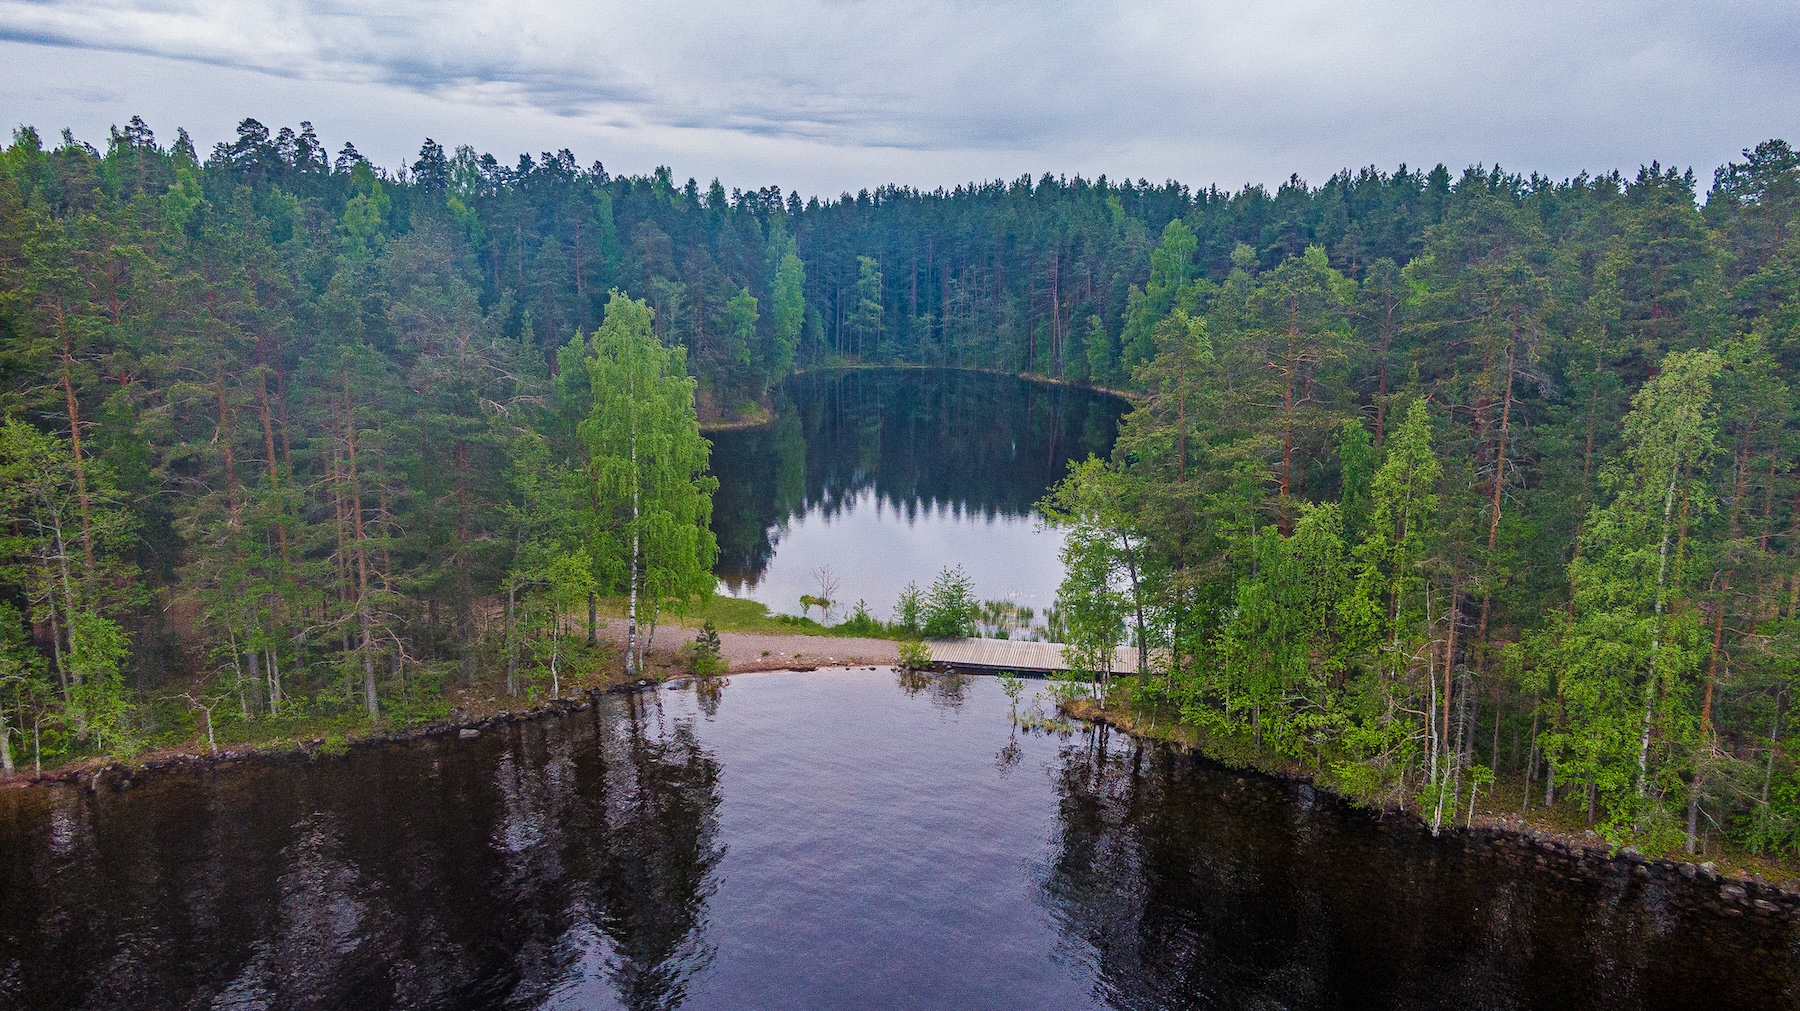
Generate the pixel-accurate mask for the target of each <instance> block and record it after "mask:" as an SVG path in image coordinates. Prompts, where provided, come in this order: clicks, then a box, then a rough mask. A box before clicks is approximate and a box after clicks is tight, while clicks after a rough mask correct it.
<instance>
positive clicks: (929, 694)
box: [894, 667, 970, 711]
mask: <svg viewBox="0 0 1800 1011" xmlns="http://www.w3.org/2000/svg"><path fill="white" fill-rule="evenodd" d="M969 678H970V675H967V674H964V673H962V672H961V671H955V670H952V671H945V672H943V673H937V674H934V673H932V672H931V671H922V670H908V669H906V668H905V667H896V668H894V681H895V683H896V684H898V685H899V686H900V690H901V691H903V692H905V693H906V694H907V696H908V697H911V698H916V697H918V696H920V695H923V696H925V698H926V699H927V700H928V701H929V702H930V703H931V704H932V705H933V706H936V707H938V708H939V709H944V710H949V711H955V710H957V709H960V708H962V704H963V702H964V701H965V700H966V699H967V698H968V691H969V684H970V681H969Z"/></svg>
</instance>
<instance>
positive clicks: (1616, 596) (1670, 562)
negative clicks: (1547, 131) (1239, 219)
mask: <svg viewBox="0 0 1800 1011" xmlns="http://www.w3.org/2000/svg"><path fill="white" fill-rule="evenodd" d="M1745 157H1746V160H1745V161H1743V162H1740V163H1733V164H1730V165H1727V166H1725V167H1724V168H1721V169H1720V170H1719V171H1718V172H1717V174H1716V176H1715V178H1714V182H1713V185H1712V187H1711V189H1710V190H1709V191H1708V192H1707V193H1706V195H1705V201H1704V205H1703V206H1700V205H1699V201H1698V200H1697V197H1698V194H1697V192H1696V183H1695V180H1694V178H1693V176H1692V175H1691V174H1680V173H1676V172H1673V171H1670V170H1665V169H1662V168H1660V167H1658V166H1655V165H1652V166H1650V167H1647V168H1645V169H1643V170H1641V171H1640V172H1639V173H1638V174H1637V175H1636V176H1635V177H1633V178H1631V179H1629V180H1624V179H1621V178H1618V177H1607V178H1599V179H1591V178H1581V179H1575V180H1572V181H1570V182H1567V183H1560V184H1549V183H1546V182H1543V181H1541V180H1535V179H1524V178H1520V177H1517V176H1512V175H1507V174H1505V173H1501V172H1497V171H1484V170H1482V169H1479V168H1475V169H1470V170H1468V171H1467V172H1465V173H1464V174H1463V175H1462V176H1461V178H1460V179H1458V180H1457V181H1456V183H1455V184H1454V185H1453V186H1451V187H1449V189H1448V191H1447V192H1446V193H1444V194H1442V195H1441V198H1440V199H1439V200H1438V203H1437V210H1436V211H1435V212H1434V213H1435V216H1436V220H1435V221H1434V222H1433V223H1431V224H1429V225H1427V226H1426V227H1424V228H1423V229H1422V230H1421V231H1420V232H1419V233H1418V242H1417V245H1416V246H1415V247H1413V248H1412V250H1411V253H1410V256H1400V255H1395V253H1388V254H1385V255H1380V256H1375V257H1371V258H1368V259H1364V260H1360V261H1357V260H1352V259H1351V258H1348V257H1345V256H1343V255H1340V254H1337V253H1335V252H1334V250H1333V248H1332V247H1331V246H1330V245H1329V244H1328V243H1315V244H1311V245H1308V246H1307V247H1306V248H1305V249H1303V250H1300V251H1298V252H1295V253H1293V254H1292V255H1283V256H1281V257H1279V258H1278V259H1276V260H1275V261H1274V262H1271V261H1270V259H1269V258H1268V257H1267V255H1266V254H1267V252H1268V250H1267V249H1266V248H1264V249H1259V248H1256V247H1253V246H1251V245H1249V244H1247V243H1246V244H1244V245H1240V246H1238V247H1236V249H1235V250H1234V251H1233V252H1231V253H1230V254H1229V262H1230V267H1229V269H1228V270H1224V271H1220V270H1218V269H1217V265H1216V263H1213V262H1210V261H1209V255H1210V254H1208V253H1206V252H1204V250H1205V249H1206V248H1207V247H1206V243H1205V242H1204V241H1202V239H1201V237H1200V235H1199V234H1198V229H1197V228H1196V227H1195V226H1194V225H1193V224H1191V223H1190V220H1191V219H1192V218H1193V217H1194V216H1195V215H1196V214H1198V213H1199V212H1198V211H1196V212H1191V213H1190V214H1189V215H1188V216H1187V217H1184V218H1183V219H1181V220H1177V221H1174V222H1171V223H1170V224H1169V225H1168V226H1167V227H1166V228H1165V229H1164V231H1163V233H1162V237H1161V241H1160V243H1159V244H1158V245H1157V247H1156V249H1155V251H1154V252H1153V254H1152V268H1151V274H1150V277H1149V280H1148V283H1147V285H1146V286H1145V288H1144V289H1142V293H1141V294H1140V293H1139V292H1138V291H1136V290H1134V291H1133V292H1132V293H1131V299H1132V300H1133V304H1135V305H1138V306H1142V307H1145V308H1146V309H1147V311H1146V312H1144V313H1143V314H1142V315H1141V316H1137V315H1134V314H1133V312H1131V311H1128V312H1127V319H1128V323H1129V326H1130V327H1133V328H1135V330H1134V331H1133V332H1135V333H1138V334H1143V335H1146V339H1147V340H1148V342H1149V344H1148V351H1147V353H1145V354H1143V355H1141V356H1140V361H1139V362H1138V363H1137V364H1136V365H1135V366H1134V368H1133V383H1134V385H1135V386H1136V387H1137V388H1138V389H1139V390H1141V391H1142V394H1143V396H1142V399H1141V401H1140V403H1139V406H1138V407H1137V409H1136V410H1135V411H1134V412H1133V413H1132V414H1131V415H1129V416H1128V417H1127V419H1126V421H1125V423H1124V425H1123V427H1122V431H1121V435H1120V438H1119V441H1118V444H1117V445H1116V447H1115V450H1114V453H1113V454H1112V459H1111V460H1110V461H1106V462H1102V461H1090V462H1089V463H1087V464H1085V465H1083V466H1081V467H1078V468H1076V469H1075V470H1074V471H1073V472H1072V473H1071V475H1070V477H1069V478H1068V479H1067V480H1066V481H1065V482H1064V483H1063V484H1062V485H1061V486H1059V488H1058V489H1057V491H1056V493H1055V494H1054V495H1053V496H1052V497H1051V499H1050V500H1049V501H1048V505H1049V508H1050V510H1051V511H1052V513H1053V514H1054V515H1056V516H1057V517H1059V518H1060V519H1061V520H1062V521H1063V522H1064V523H1066V524H1068V525H1069V527H1070V539H1069V542H1068V544H1069V547H1068V557H1067V561H1068V572H1069V579H1068V582H1067V583H1066V584H1065V586H1064V591H1063V596H1062V600H1061V610H1062V616H1063V618H1064V620H1065V622H1066V624H1067V626H1068V628H1069V635H1070V638H1071V642H1072V652H1073V653H1074V654H1075V655H1077V656H1081V657H1090V658H1092V660H1091V662H1090V663H1089V664H1088V666H1089V667H1090V668H1093V669H1099V668H1101V667H1102V666H1103V660H1102V658H1104V657H1106V656H1108V655H1110V654H1109V650H1110V648H1111V646H1112V645H1113V644H1115V643H1118V642H1121V641H1126V640H1132V641H1137V642H1138V643H1140V645H1141V647H1142V649H1143V653H1142V656H1143V659H1144V661H1145V662H1144V664H1143V666H1144V667H1145V668H1147V669H1148V670H1150V671H1151V673H1150V674H1149V675H1148V676H1146V677H1145V678H1144V679H1143V681H1142V684H1141V685H1140V686H1139V690H1140V691H1142V692H1143V693H1145V694H1147V695H1149V696H1151V697H1153V698H1161V699H1163V700H1165V702H1166V703H1168V704H1172V705H1176V706H1179V708H1180V710H1181V712H1182V714H1183V716H1184V718H1185V719H1186V720H1188V721H1191V722H1192V723H1194V724H1197V725H1199V726H1202V727H1205V728H1208V729H1209V730H1212V731H1215V732H1219V733H1223V734H1227V735H1241V736H1243V737H1245V738H1247V739H1251V740H1253V741H1254V742H1255V743H1256V744H1258V745H1260V746H1261V747H1264V748H1268V749H1272V750H1274V751H1276V752H1279V753H1281V754H1284V755H1287V756H1290V757H1292V758H1296V759H1299V760H1302V761H1305V762H1308V763H1311V764H1315V765H1316V766H1318V767H1319V768H1320V769H1321V771H1322V772H1323V773H1324V774H1325V775H1326V776H1327V777H1328V778H1329V779H1331V780H1333V781H1334V782H1336V783H1337V784H1338V785H1339V786H1340V787H1342V788H1344V789H1346V790H1348V791H1349V792H1351V793H1353V794H1356V795H1359V796H1363V797H1368V798H1372V799H1378V800H1381V801H1384V802H1389V803H1403V804H1408V805H1412V806H1414V807H1415V808H1416V809H1417V810H1420V811H1421V812H1422V813H1423V814H1424V815H1425V816H1426V818H1427V819H1428V820H1430V821H1431V822H1432V824H1434V825H1443V824H1447V823H1450V822H1452V821H1461V820H1463V819H1466V818H1467V817H1469V816H1470V814H1471V812H1472V805H1474V803H1475V801H1476V791H1477V790H1480V791H1482V792H1483V796H1487V794H1488V792H1489V791H1491V790H1492V789H1493V787H1492V785H1491V784H1493V783H1494V782H1495V781H1496V780H1497V779H1499V780H1505V781H1506V782H1507V783H1508V784H1509V787H1508V789H1509V790H1510V793H1509V796H1510V797H1511V800H1510V803H1512V804H1514V805H1517V806H1518V807H1519V808H1520V809H1527V808H1542V807H1543V806H1545V805H1556V806H1558V807H1559V808H1560V810H1561V811H1562V812H1563V816H1564V817H1567V818H1569V819H1571V820H1574V819H1585V820H1586V821H1587V822H1588V823H1589V824H1596V825H1597V826H1598V828H1599V829H1600V831H1602V832H1603V834H1605V835H1606V837H1607V838H1609V839H1611V840H1612V841H1614V843H1615V844H1618V845H1627V844H1634V845H1637V846H1640V847H1643V848H1645V849H1649V850H1666V849H1670V848H1673V847H1677V846H1685V847H1686V849H1687V850H1688V851H1689V852H1694V851H1696V850H1699V849H1702V848H1705V847H1706V846H1708V845H1709V840H1718V839H1720V838H1721V837H1731V838H1734V839H1736V840H1738V841H1739V842H1741V843H1743V844H1745V845H1747V846H1749V847H1751V848H1753V849H1757V850H1775V851H1782V852H1793V851H1794V850H1795V849H1796V848H1797V847H1800V762H1797V761H1796V758H1800V752H1796V751H1794V750H1793V749H1792V747H1791V745H1790V744H1789V743H1788V742H1789V740H1790V739H1791V738H1792V737H1793V727H1792V718H1791V715H1790V714H1791V709H1792V706H1793V701H1794V692H1795V688H1796V684H1795V678H1796V675H1797V674H1800V653H1797V648H1800V642H1797V639H1796V633H1797V632H1800V625H1797V624H1796V622H1795V606H1796V598H1797V594H1800V578H1797V577H1800V557H1797V556H1800V537H1797V536H1796V529H1795V524H1796V521H1797V519H1800V473H1797V466H1796V463H1797V460H1796V453H1795V449H1796V435H1797V433H1796V423H1797V421H1800V418H1797V417H1796V409H1795V389H1794V377H1795V376H1796V375H1797V374H1800V372H1797V371H1796V370H1797V369H1800V329H1797V328H1796V325H1797V324H1800V231H1796V226H1797V225H1800V157H1796V154H1795V152H1793V151H1792V150H1791V149H1790V148H1789V147H1788V145H1787V144H1785V143H1782V142H1779V141H1770V142H1768V143H1765V144H1762V145H1760V146H1758V147H1757V148H1756V149H1754V150H1753V151H1748V152H1746V153H1745ZM1284 252H1285V251H1284ZM1149 310H1153V311H1149ZM1520 787H1522V788H1523V791H1524V792H1523V794H1522V795H1521V794H1520V793H1519V792H1518V790H1519V788H1520ZM1459 812H1460V813H1459ZM1576 823H1577V824H1579V823H1580V822H1579V821H1577V822H1576Z"/></svg>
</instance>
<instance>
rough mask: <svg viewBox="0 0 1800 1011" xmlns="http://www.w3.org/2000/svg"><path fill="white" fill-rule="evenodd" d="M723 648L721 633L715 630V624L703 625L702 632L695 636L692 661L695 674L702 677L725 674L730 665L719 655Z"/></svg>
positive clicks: (709, 622) (707, 623)
mask: <svg viewBox="0 0 1800 1011" xmlns="http://www.w3.org/2000/svg"><path fill="white" fill-rule="evenodd" d="M721 648H722V645H721V643H720V642H719V631H718V629H715V628H713V623H712V622H711V621H708V622H706V623H705V624H703V625H701V626H700V631H699V632H698V633H697V634H696V635H695V636H694V652H693V659H692V662H693V671H694V673H695V674H697V675H699V676H700V677H711V676H712V675H714V674H723V673H725V670H726V667H727V666H728V665H727V663H726V661H725V659H724V658H723V657H721V656H720V655H719V651H720V649H721Z"/></svg>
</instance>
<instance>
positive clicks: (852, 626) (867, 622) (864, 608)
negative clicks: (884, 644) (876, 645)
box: [838, 600, 885, 635]
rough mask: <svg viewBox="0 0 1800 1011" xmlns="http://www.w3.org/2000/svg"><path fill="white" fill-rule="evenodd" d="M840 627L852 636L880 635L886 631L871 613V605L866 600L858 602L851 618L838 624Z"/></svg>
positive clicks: (853, 607) (852, 608) (850, 615)
mask: <svg viewBox="0 0 1800 1011" xmlns="http://www.w3.org/2000/svg"><path fill="white" fill-rule="evenodd" d="M838 627H839V628H840V629H842V630H843V631H845V632H847V633H849V634H851V635H880V634H881V633H882V632H883V631H885V629H883V627H882V624H881V622H879V621H877V620H876V619H875V616H874V615H872V614H870V613H869V603H868V601H866V600H858V601H857V602H856V604H855V605H854V606H852V607H851V608H850V614H849V616H847V617H846V618H845V619H844V620H843V621H841V622H839V623H838Z"/></svg>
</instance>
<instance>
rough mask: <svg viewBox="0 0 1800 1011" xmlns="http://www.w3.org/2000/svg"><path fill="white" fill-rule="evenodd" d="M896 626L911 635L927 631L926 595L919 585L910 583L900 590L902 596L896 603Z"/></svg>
mask: <svg viewBox="0 0 1800 1011" xmlns="http://www.w3.org/2000/svg"><path fill="white" fill-rule="evenodd" d="M894 624H896V625H898V626H899V627H900V629H901V630H902V631H905V632H906V633H907V634H909V635H921V634H923V632H924V630H925V593H924V591H922V590H920V589H919V584H918V583H914V582H910V581H909V582H908V583H907V584H906V585H905V586H903V587H901V588H900V596H899V597H898V598H897V599H896V600H895V601H894Z"/></svg>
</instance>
